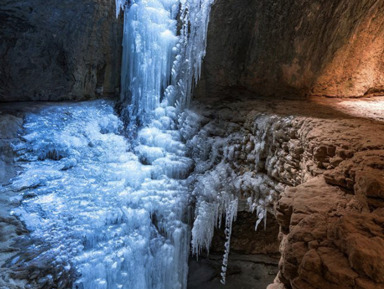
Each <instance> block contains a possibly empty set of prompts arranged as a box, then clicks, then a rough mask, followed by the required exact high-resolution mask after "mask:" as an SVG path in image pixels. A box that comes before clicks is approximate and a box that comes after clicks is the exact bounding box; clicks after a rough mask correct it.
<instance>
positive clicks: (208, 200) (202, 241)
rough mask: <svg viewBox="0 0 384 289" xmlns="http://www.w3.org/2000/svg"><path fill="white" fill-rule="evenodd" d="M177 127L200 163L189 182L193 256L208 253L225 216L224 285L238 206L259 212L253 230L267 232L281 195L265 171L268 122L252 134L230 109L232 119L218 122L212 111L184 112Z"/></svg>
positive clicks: (257, 124) (259, 124) (260, 122)
mask: <svg viewBox="0 0 384 289" xmlns="http://www.w3.org/2000/svg"><path fill="white" fill-rule="evenodd" d="M196 111H199V110H196ZM203 115H208V116H209V118H207V117H204V116H203ZM211 118H213V120H212V119H211ZM179 123H180V132H181V134H182V136H183V137H184V138H185V139H186V140H187V148H188V149H189V154H190V155H191V157H192V159H193V160H194V161H195V164H196V165H195V169H194V174H193V175H192V176H191V177H190V182H191V184H192V186H193V188H194V190H193V197H194V198H195V203H196V205H195V207H196V209H195V219H194V223H193V228H192V252H193V254H195V255H198V254H199V253H200V252H201V250H202V249H205V250H206V251H207V252H209V247H210V244H211V241H212V237H213V233H214V229H215V227H221V225H222V217H223V216H225V235H226V243H225V254H224V256H223V266H222V280H221V281H222V283H225V275H226V269H227V264H228V254H229V248H230V240H231V232H232V221H233V220H234V219H235V217H236V211H237V207H238V205H240V204H241V202H240V201H242V206H243V207H242V209H243V210H244V209H245V210H247V209H249V211H251V212H256V215H257V221H256V225H255V229H258V227H259V224H260V223H261V222H262V221H263V220H264V228H266V220H267V212H268V210H271V208H272V204H273V202H274V200H275V199H276V197H277V195H278V193H279V192H281V191H283V188H280V186H279V185H278V184H277V183H276V182H275V181H274V180H272V179H271V178H270V177H269V176H268V175H266V174H265V171H264V162H263V158H264V157H265V154H266V151H267V150H268V145H267V143H266V139H267V138H268V136H267V131H268V127H269V126H270V123H268V122H266V121H265V122H264V119H263V118H260V119H258V120H257V122H255V123H254V124H251V126H254V127H255V128H254V131H252V132H250V131H249V130H245V129H244V127H243V126H242V125H239V124H238V123H236V122H234V121H233V112H232V111H231V110H228V114H225V113H223V112H221V113H220V115H219V117H217V118H214V117H213V116H212V111H209V110H208V111H204V110H202V111H199V113H196V112H195V111H191V110H185V111H184V112H183V113H182V114H181V116H180V118H179ZM276 189H279V192H277V191H276ZM245 200H247V203H248V204H247V205H248V206H246V204H245V203H246V201H245Z"/></svg>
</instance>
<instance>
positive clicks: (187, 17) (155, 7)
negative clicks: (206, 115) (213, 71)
mask: <svg viewBox="0 0 384 289" xmlns="http://www.w3.org/2000/svg"><path fill="white" fill-rule="evenodd" d="M212 3H213V0H134V1H130V2H129V4H128V2H127V3H126V2H124V1H121V0H117V2H116V7H117V13H119V11H120V9H121V8H124V36H123V60H122V74H121V83H122V85H121V101H122V102H123V103H124V109H123V114H124V117H125V121H127V122H128V123H129V125H128V127H129V129H130V130H131V131H135V130H137V128H139V127H141V126H143V125H147V124H148V123H149V122H150V121H151V120H152V119H153V118H154V116H153V112H154V111H155V110H156V108H158V107H166V106H175V107H176V108H177V109H178V111H177V112H178V113H179V112H180V111H181V110H182V109H183V108H185V107H186V106H187V105H188V104H189V102H190V97H191V92H192V87H193V83H194V82H196V81H197V80H198V79H199V77H200V71H201V63H202V60H203V57H204V56H205V47H206V34H207V29H208V22H209V12H210V7H211V5H212Z"/></svg>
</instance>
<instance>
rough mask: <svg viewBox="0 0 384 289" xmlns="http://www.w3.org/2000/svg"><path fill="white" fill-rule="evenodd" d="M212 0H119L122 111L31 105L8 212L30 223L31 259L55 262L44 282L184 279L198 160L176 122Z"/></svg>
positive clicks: (130, 283)
mask: <svg viewBox="0 0 384 289" xmlns="http://www.w3.org/2000/svg"><path fill="white" fill-rule="evenodd" d="M212 2H213V0H180V1H179V0H133V1H122V0H116V2H115V4H116V16H117V17H118V16H119V13H120V10H121V9H122V10H124V40H123V64H122V89H121V106H122V118H119V117H118V116H117V115H116V114H115V113H114V109H113V107H114V104H113V103H112V102H108V101H93V102H86V103H76V104H57V105H52V106H47V107H45V108H42V109H40V110H39V111H36V112H33V113H32V112H31V113H29V114H27V116H26V118H25V123H24V129H25V131H24V135H23V137H22V142H20V143H19V144H17V145H16V146H15V150H16V151H17V153H18V156H19V157H18V163H19V165H20V166H21V167H22V168H23V170H22V172H21V173H20V174H19V175H18V177H17V178H15V179H14V180H13V182H12V189H13V190H15V191H18V192H20V194H22V196H23V200H22V203H21V206H20V207H19V208H18V209H16V210H15V211H14V212H13V213H14V214H16V215H17V216H19V217H20V219H22V220H23V221H24V222H25V224H26V226H27V228H28V229H29V230H30V231H31V238H32V239H33V240H34V243H33V244H34V245H32V246H30V247H28V248H26V249H25V250H27V251H28V252H30V255H34V256H35V257H34V258H33V262H46V261H47V260H50V263H51V265H52V266H53V267H55V268H56V267H57V268H58V269H57V270H56V271H55V270H52V272H56V273H57V274H56V275H52V274H48V275H47V276H45V277H43V278H41V279H40V281H41V282H42V283H44V284H45V285H47V286H53V284H54V282H61V281H60V280H61V279H60V278H62V276H63V271H68V272H69V271H75V272H76V277H77V279H76V282H75V285H74V286H75V288H84V289H124V288H125V289H128V288H129V289H180V288H185V287H186V278H187V269H188V266H187V259H188V255H189V245H190V244H189V240H190V236H189V234H190V233H189V230H188V226H187V224H186V211H187V208H188V201H189V197H190V195H189V192H188V186H187V184H188V183H187V180H186V178H187V177H188V175H189V174H190V172H191V171H192V169H193V165H194V163H193V161H192V160H191V159H190V158H189V157H188V155H187V149H186V146H185V143H184V142H183V138H182V136H181V134H180V132H179V131H178V130H177V123H178V115H179V113H180V112H181V110H182V109H183V108H185V107H186V106H187V105H188V103H189V101H190V95H191V90H192V86H193V82H194V81H197V79H198V78H199V75H200V69H201V61H202V58H203V57H204V55H205V45H206V30H207V26H208V20H209V10H210V6H211V4H212ZM178 24H180V25H178ZM126 128H128V130H127V131H124V130H125V129H126ZM126 133H128V135H129V136H130V138H129V140H130V143H128V140H127V139H126V138H124V137H123V135H124V134H126ZM232 203H233V200H230V202H229V204H232ZM202 229H203V228H201V229H200V230H202ZM35 244H37V245H35ZM38 244H44V246H40V245H38ZM39 260H40V261H39ZM22 262H29V261H25V260H22V259H20V258H19V257H17V258H15V259H14V260H12V264H14V265H18V264H21V263H22ZM31 262H32V261H31Z"/></svg>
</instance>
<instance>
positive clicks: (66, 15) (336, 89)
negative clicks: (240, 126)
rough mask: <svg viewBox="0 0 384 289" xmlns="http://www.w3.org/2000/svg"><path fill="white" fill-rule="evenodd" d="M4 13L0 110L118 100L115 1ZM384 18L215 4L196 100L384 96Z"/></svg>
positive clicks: (357, 11)
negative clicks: (239, 95)
mask: <svg viewBox="0 0 384 289" xmlns="http://www.w3.org/2000/svg"><path fill="white" fill-rule="evenodd" d="M0 7H1V8H0V15H1V17H0V19H1V21H0V27H1V29H0V37H1V39H2V40H3V41H2V42H1V44H0V61H1V68H0V101H25V100H60V99H86V98H95V97H98V96H102V95H104V96H105V95H116V94H118V88H119V82H120V79H119V78H120V77H119V73H120V66H121V64H120V63H121V40H122V39H121V38H122V19H121V18H120V19H118V20H116V17H115V1H113V0H82V1H73V0H67V1H55V0H50V1H42V0H33V1H17V2H14V1H8V0H1V5H0ZM383 13H384V3H383V2H382V1H380V0H362V1H348V0H342V1H338V2H337V3H335V2H334V1H331V0H316V1H309V0H306V1H298V0H290V1H287V0H279V1H273V2H271V1H268V0H261V1H254V0H241V1H225V0H217V1H216V2H215V4H214V6H213V9H212V14H211V20H210V24H209V31H208V47H207V55H206V58H205V62H204V67H203V70H202V79H201V81H200V84H199V87H198V88H197V89H196V91H195V95H196V96H197V97H204V96H209V95H212V94H214V93H218V92H220V91H222V90H223V89H225V88H226V87H242V88H245V89H248V90H251V91H253V92H255V93H256V94H259V95H264V96H305V95H325V96H334V97H358V96H364V95H377V94H383V90H384V76H383V75H384V48H383V47H384V17H382V15H383Z"/></svg>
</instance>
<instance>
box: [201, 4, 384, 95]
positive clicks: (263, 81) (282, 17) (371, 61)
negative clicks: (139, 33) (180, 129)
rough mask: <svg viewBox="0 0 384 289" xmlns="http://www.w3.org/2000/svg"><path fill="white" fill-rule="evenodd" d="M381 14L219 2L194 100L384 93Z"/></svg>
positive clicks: (378, 10) (363, 7)
mask: <svg viewBox="0 0 384 289" xmlns="http://www.w3.org/2000/svg"><path fill="white" fill-rule="evenodd" d="M383 15H384V2H383V1H377V0H352V1H351V0H341V1H332V0H315V1H313V0H304V1H302V0H300V1H299V0H290V1H287V0H277V1H270V0H260V1H256V0H240V1H231V0H230V1H228V0H217V1H216V3H215V5H214V7H213V9H212V15H211V22H210V26H209V34H208V48H207V56H206V58H205V64H204V67H203V72H202V74H203V76H202V81H201V82H200V85H199V88H198V89H197V91H196V95H197V96H199V97H204V96H209V95H211V94H212V93H218V92H220V91H221V90H223V89H224V88H226V87H228V86H231V87H242V88H246V89H248V90H251V91H254V92H256V93H257V94H260V95H264V96H305V95H325V96H332V97H356V96H363V95H375V94H383V91H384V16H383Z"/></svg>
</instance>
